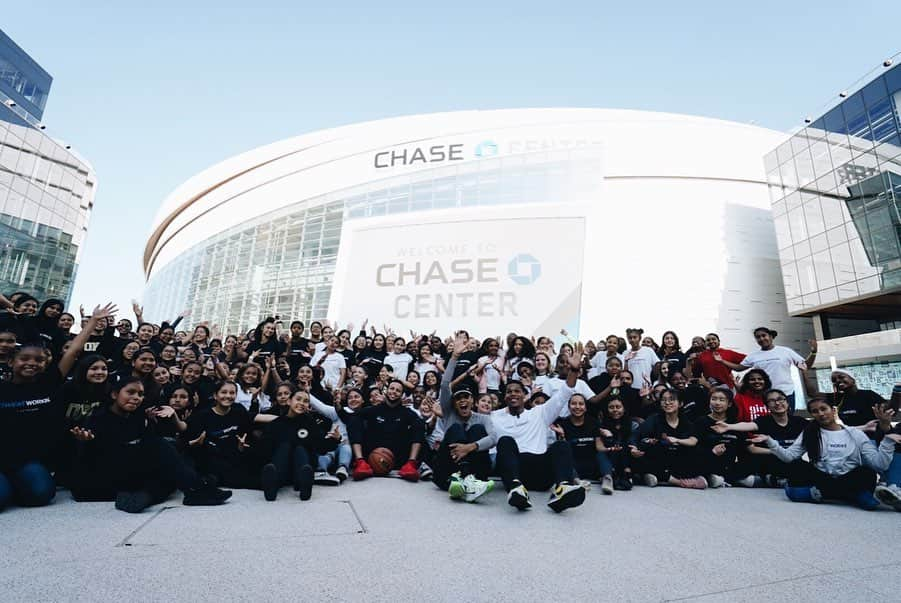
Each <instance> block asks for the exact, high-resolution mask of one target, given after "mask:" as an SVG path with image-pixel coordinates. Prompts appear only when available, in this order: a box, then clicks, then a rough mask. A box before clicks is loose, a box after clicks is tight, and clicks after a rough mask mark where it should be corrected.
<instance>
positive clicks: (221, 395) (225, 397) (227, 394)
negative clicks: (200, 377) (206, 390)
mask: <svg viewBox="0 0 901 603" xmlns="http://www.w3.org/2000/svg"><path fill="white" fill-rule="evenodd" d="M237 396H238V389H237V387H236V386H235V384H234V383H232V382H231V381H226V382H225V383H223V384H222V385H221V386H219V389H217V390H216V393H214V394H213V399H214V400H215V401H216V405H217V406H219V407H220V408H224V409H228V408H231V405H232V404H234V403H235V398H236V397H237Z"/></svg>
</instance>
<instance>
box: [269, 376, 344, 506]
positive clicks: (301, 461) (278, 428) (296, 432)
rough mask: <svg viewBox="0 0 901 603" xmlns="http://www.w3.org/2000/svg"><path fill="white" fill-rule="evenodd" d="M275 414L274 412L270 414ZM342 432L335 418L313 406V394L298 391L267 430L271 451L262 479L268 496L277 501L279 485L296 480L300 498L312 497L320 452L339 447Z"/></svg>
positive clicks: (274, 417)
mask: <svg viewBox="0 0 901 603" xmlns="http://www.w3.org/2000/svg"><path fill="white" fill-rule="evenodd" d="M270 416H272V415H270ZM340 440H341V432H340V431H338V427H337V426H335V428H334V429H332V422H331V421H330V420H329V419H327V418H325V417H323V416H322V415H320V414H319V413H315V412H312V411H311V410H310V396H309V394H307V393H306V392H304V391H296V392H294V394H293V395H292V396H291V399H290V401H289V403H288V412H287V414H285V415H282V416H273V418H272V420H270V421H269V423H268V424H267V425H266V427H265V428H264V430H263V441H262V443H261V446H263V448H264V449H265V450H266V451H267V453H269V454H270V455H271V459H272V460H271V461H270V462H269V463H267V464H266V465H264V466H263V470H262V474H261V482H262V486H263V494H264V496H265V498H266V500H269V501H273V500H275V498H276V496H277V495H278V489H279V488H280V487H281V486H282V485H284V484H287V483H293V484H294V487H295V488H296V489H297V490H299V491H300V500H309V499H310V496H311V495H312V492H313V463H314V462H315V461H316V460H318V457H319V455H321V454H326V453H328V452H331V451H332V450H334V449H335V448H337V446H338V443H339V442H340Z"/></svg>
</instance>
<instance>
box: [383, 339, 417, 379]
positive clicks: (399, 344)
mask: <svg viewBox="0 0 901 603" xmlns="http://www.w3.org/2000/svg"><path fill="white" fill-rule="evenodd" d="M406 348H407V344H406V342H405V341H404V338H403V337H396V338H395V339H394V342H393V343H392V350H391V353H390V354H388V355H386V356H385V364H386V365H387V366H390V367H391V368H392V369H393V370H394V378H395V379H400V380H401V381H406V380H407V373H408V372H409V370H410V365H411V364H412V362H413V357H412V356H410V355H409V354H408V353H407V349H406Z"/></svg>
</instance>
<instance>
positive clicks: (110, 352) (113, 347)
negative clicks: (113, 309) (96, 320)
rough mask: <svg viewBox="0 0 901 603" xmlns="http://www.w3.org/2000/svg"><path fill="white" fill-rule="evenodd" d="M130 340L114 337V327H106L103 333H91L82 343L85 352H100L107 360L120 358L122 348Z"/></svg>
mask: <svg viewBox="0 0 901 603" xmlns="http://www.w3.org/2000/svg"><path fill="white" fill-rule="evenodd" d="M129 341H131V340H123V339H119V338H118V337H116V327H107V328H106V329H104V330H103V333H101V334H100V335H97V334H96V333H91V336H90V337H88V340H87V341H86V342H85V344H84V352H85V353H86V354H100V355H101V356H103V357H104V358H106V359H107V360H114V359H116V358H121V357H122V354H121V351H122V348H123V347H125V344H127V343H128V342H129Z"/></svg>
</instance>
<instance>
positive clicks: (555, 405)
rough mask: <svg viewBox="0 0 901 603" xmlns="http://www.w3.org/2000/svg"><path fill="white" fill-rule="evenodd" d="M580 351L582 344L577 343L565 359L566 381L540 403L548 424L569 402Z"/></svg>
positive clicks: (579, 365)
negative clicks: (567, 366) (567, 372)
mask: <svg viewBox="0 0 901 603" xmlns="http://www.w3.org/2000/svg"><path fill="white" fill-rule="evenodd" d="M582 353H583V348H582V344H581V343H577V344H576V345H575V346H574V349H573V353H572V355H571V356H570V357H569V358H568V359H567V361H568V362H569V374H567V376H566V383H564V384H563V385H562V386H561V387H560V388H559V389H558V390H557V391H556V392H554V395H553V396H551V398H550V400H548V401H547V402H545V403H544V404H542V405H541V412H542V415H543V416H544V421H545V423H547V424H548V425H550V424H551V423H553V422H554V421H556V420H557V417H559V416H560V413H561V412H562V411H563V407H564V406H565V405H566V404H568V403H569V399H570V398H571V397H572V395H573V392H574V388H575V387H576V382H577V381H578V380H579V368H580V367H581V366H582Z"/></svg>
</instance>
